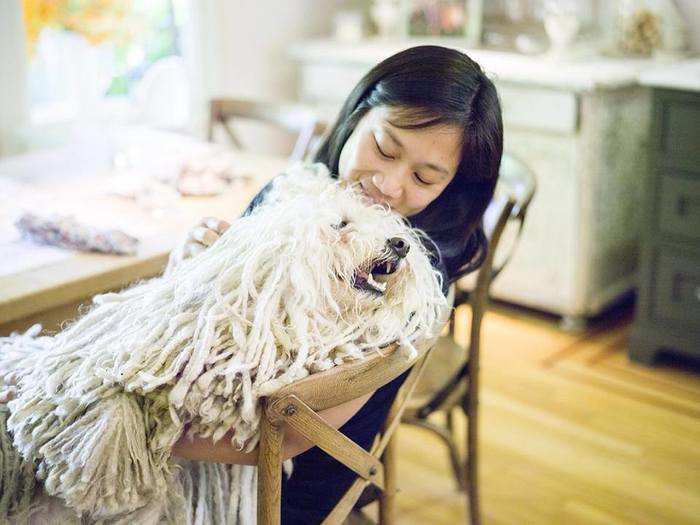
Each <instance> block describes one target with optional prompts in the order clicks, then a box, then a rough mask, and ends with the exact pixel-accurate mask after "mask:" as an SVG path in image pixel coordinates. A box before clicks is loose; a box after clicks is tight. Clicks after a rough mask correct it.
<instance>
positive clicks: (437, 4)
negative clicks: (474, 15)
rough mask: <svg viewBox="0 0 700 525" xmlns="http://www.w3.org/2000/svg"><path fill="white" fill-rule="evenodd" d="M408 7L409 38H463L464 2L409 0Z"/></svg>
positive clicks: (463, 0) (464, 25) (465, 3)
mask: <svg viewBox="0 0 700 525" xmlns="http://www.w3.org/2000/svg"><path fill="white" fill-rule="evenodd" d="M409 6H410V7H409V11H408V34H409V35H410V36H465V34H466V26H467V2H466V1H465V0H461V1H460V0H410V1H409Z"/></svg>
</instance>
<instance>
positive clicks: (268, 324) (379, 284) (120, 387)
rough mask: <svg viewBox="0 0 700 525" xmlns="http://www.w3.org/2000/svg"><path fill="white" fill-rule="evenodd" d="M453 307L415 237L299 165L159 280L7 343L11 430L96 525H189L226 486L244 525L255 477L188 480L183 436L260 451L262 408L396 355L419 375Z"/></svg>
mask: <svg viewBox="0 0 700 525" xmlns="http://www.w3.org/2000/svg"><path fill="white" fill-rule="evenodd" d="M445 306H446V302H445V299H444V297H443V294H442V292H441V282H440V275H439V273H438V272H437V271H436V270H434V268H433V267H432V265H431V264H430V261H429V256H428V253H427V252H426V250H425V248H424V246H423V243H422V241H421V238H420V236H419V233H418V232H416V231H414V230H411V229H410V228H409V227H408V225H407V224H406V222H405V220H404V219H402V218H401V217H399V216H398V215H396V214H393V213H391V212H390V211H389V210H388V209H386V208H384V207H381V206H379V205H373V206H371V205H369V204H368V203H367V202H365V201H364V200H363V199H362V197H361V194H360V193H359V191H358V189H357V188H356V187H353V186H347V185H344V184H342V183H339V182H337V181H335V180H334V179H332V178H331V177H330V176H329V174H328V171H327V169H326V168H325V167H324V166H323V165H322V164H314V165H311V166H309V165H301V164H300V165H297V166H295V167H293V168H291V169H290V170H288V172H287V173H286V174H285V175H282V176H280V177H278V178H277V179H276V182H275V184H274V186H273V188H272V190H271V191H270V192H269V194H268V195H267V197H266V199H265V202H264V203H263V204H261V205H260V206H259V207H258V208H256V209H255V211H254V212H253V213H252V214H251V215H249V216H246V217H243V218H240V219H238V220H237V221H235V222H234V223H233V224H232V225H231V227H230V228H229V229H228V230H227V231H226V232H225V233H224V234H223V235H222V236H221V237H220V238H219V239H218V240H217V241H216V242H215V243H214V245H213V246H211V247H210V248H208V249H207V250H205V251H204V252H203V253H201V254H199V255H197V256H196V257H194V258H192V259H188V260H185V261H182V263H180V264H179V265H177V266H176V267H175V268H173V270H172V271H171V272H168V273H167V274H166V275H164V276H161V277H158V278H154V279H151V280H148V281H145V282H142V283H138V284H136V285H134V286H132V287H130V288H128V289H126V290H124V291H121V292H119V293H108V294H104V295H99V296H96V297H95V298H94V299H93V305H92V307H91V309H90V310H89V311H88V312H87V313H85V315H83V316H82V317H80V318H79V319H77V320H76V321H74V322H73V323H72V324H71V325H70V326H68V327H67V328H65V329H64V330H63V331H61V332H59V333H57V334H56V335H54V336H43V337H37V335H38V332H39V330H40V327H38V326H35V327H33V329H32V330H30V331H28V332H27V333H26V334H21V335H18V334H13V335H12V336H10V337H9V338H3V339H0V387H1V385H2V384H3V383H4V384H5V385H6V387H5V388H12V389H13V390H14V392H13V397H14V399H12V400H11V401H10V402H9V403H8V405H7V406H8V408H9V412H10V416H9V418H8V419H7V427H8V430H9V431H10V433H11V436H12V441H13V445H14V449H15V450H16V451H17V452H19V454H21V456H22V458H23V459H24V461H25V462H29V463H32V462H33V463H34V465H35V469H36V475H37V478H38V479H40V480H42V481H43V486H44V491H45V493H46V494H49V495H51V496H56V497H58V498H61V500H62V501H63V502H64V503H65V504H66V505H67V506H68V507H70V508H71V509H74V511H75V512H77V513H81V514H83V515H84V516H87V517H89V518H90V519H92V520H100V519H105V520H109V521H112V522H113V521H120V520H121V519H123V520H124V521H125V522H130V521H133V520H134V519H135V518H136V517H137V516H138V520H139V523H142V522H146V521H149V520H150V521H152V522H157V521H159V520H160V521H173V522H187V521H191V520H192V519H193V516H192V515H191V512H192V505H194V503H193V502H191V501H189V500H188V498H192V497H193V494H194V492H197V490H196V488H194V489H193V483H200V484H202V483H206V482H207V481H206V479H205V480H204V481H202V480H203V476H204V478H206V476H208V475H223V474H222V473H225V476H226V480H225V482H224V481H222V482H221V483H218V485H217V486H218V487H219V489H218V490H222V487H223V490H224V491H226V492H227V493H226V494H225V495H224V496H223V497H225V498H226V499H227V500H228V501H230V504H227V505H224V507H225V511H221V512H225V514H226V515H227V522H230V523H246V522H251V521H250V520H253V521H254V517H253V516H254V512H255V508H254V507H255V505H254V503H255V502H254V495H255V494H254V493H255V479H254V469H253V468H252V467H248V468H247V469H246V468H245V467H224V466H223V465H220V466H217V467H211V468H210V467H207V466H206V465H200V466H197V465H196V464H188V466H187V467H186V468H185V469H184V470H192V469H195V471H193V472H189V473H185V474H183V472H182V469H180V468H179V467H177V466H176V465H175V462H174V461H173V460H172V458H171V457H170V450H171V448H172V446H173V444H174V443H175V442H176V441H177V440H178V438H179V437H180V436H181V434H182V433H183V431H184V426H185V425H186V424H187V425H188V428H189V430H188V435H199V436H202V437H209V436H211V437H212V438H213V439H214V440H215V441H216V440H219V439H221V438H222V437H223V436H224V435H225V434H226V433H227V432H229V431H232V438H231V440H232V444H233V445H235V446H237V447H239V448H242V449H245V450H252V449H253V448H254V447H255V446H256V444H257V439H258V424H259V420H260V409H259V404H258V400H259V398H260V397H261V396H265V395H269V394H272V393H274V392H275V391H277V390H278V389H279V388H281V387H282V386H284V385H287V384H289V383H291V382H293V381H296V380H298V379H301V378H303V377H305V376H307V375H308V374H310V373H314V372H317V371H320V370H325V369H328V368H329V367H332V366H334V365H336V364H338V363H341V362H343V361H345V360H348V359H361V358H362V357H363V352H364V351H365V350H368V349H373V348H378V347H382V346H385V345H387V344H390V343H392V342H395V341H398V342H399V343H400V344H401V345H402V347H403V348H404V349H405V350H406V351H407V352H408V356H409V357H410V356H411V354H412V353H413V352H415V349H414V348H413V342H414V341H415V340H417V339H421V338H424V337H429V336H430V335H432V334H431V333H430V332H431V331H432V330H434V329H435V327H436V326H437V321H438V320H439V319H440V318H441V314H442V313H443V308H445ZM10 384H12V385H13V386H7V385H10ZM0 430H2V429H0ZM0 454H2V452H0ZM0 459H2V458H0ZM5 463H8V462H7V461H6V462H5ZM192 463H194V462H192ZM207 468H210V470H211V469H213V470H212V472H211V473H209V474H207ZM217 473H218V474H217ZM6 477H7V476H6ZM178 481H179V482H178ZM199 494H200V495H201V494H204V491H202V489H201V488H200V489H199ZM219 496H221V495H219ZM224 507H221V508H222V509H223V508H224ZM1 515H2V509H0V516H1Z"/></svg>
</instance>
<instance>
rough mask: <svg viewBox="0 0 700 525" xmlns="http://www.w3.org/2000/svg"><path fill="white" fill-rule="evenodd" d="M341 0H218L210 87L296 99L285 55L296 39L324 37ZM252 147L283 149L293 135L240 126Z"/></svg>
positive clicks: (293, 72) (218, 92) (223, 92)
mask: <svg viewBox="0 0 700 525" xmlns="http://www.w3.org/2000/svg"><path fill="white" fill-rule="evenodd" d="M342 3H343V2H342V0H284V1H278V0H257V1H255V0H240V1H236V2H227V1H223V0H219V2H218V4H217V6H218V9H217V13H218V19H217V20H216V24H217V26H216V32H217V33H218V35H219V36H218V38H217V40H218V42H217V43H216V46H217V47H218V53H217V57H216V60H215V63H216V64H217V65H216V66H215V67H217V68H218V71H217V72H216V74H215V78H213V79H212V82H213V84H214V85H212V86H211V90H210V92H211V93H212V95H215V96H231V97H249V98H257V99H263V100H273V101H274V100H294V99H295V98H296V86H297V69H298V68H297V65H296V64H295V63H293V62H291V61H290V60H289V59H288V58H287V57H286V50H287V47H288V46H289V45H290V44H291V43H292V42H295V41H297V40H299V39H303V38H309V37H315V36H328V35H330V33H331V30H332V20H333V15H334V14H335V13H336V11H337V9H338V8H339V7H340V6H341V5H342ZM239 129H240V132H241V140H242V142H244V144H246V145H250V146H251V149H255V150H257V151H265V152H270V153H285V152H286V153H288V152H289V151H290V149H291V145H292V139H291V138H290V137H287V136H284V135H282V134H279V133H275V132H273V131H271V130H269V129H263V128H262V127H260V126H254V125H247V126H241V127H239Z"/></svg>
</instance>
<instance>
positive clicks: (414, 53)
mask: <svg viewBox="0 0 700 525" xmlns="http://www.w3.org/2000/svg"><path fill="white" fill-rule="evenodd" d="M502 151H503V127H502V121H501V110H500V105H499V102H498V96H497V94H496V89H495V87H494V85H493V83H492V82H491V81H490V80H489V79H488V78H487V77H486V76H485V75H484V73H483V72H482V71H481V68H480V67H479V66H478V64H476V63H475V62H473V61H472V60H471V59H469V57H467V56H466V55H465V54H463V53H461V52H459V51H456V50H453V49H448V48H444V47H439V46H419V47H413V48H410V49H407V50H405V51H402V52H400V53H397V54H396V55H393V56H391V57H389V58H388V59H386V60H384V61H383V62H381V63H380V64H378V65H377V66H375V67H374V68H373V69H372V70H371V71H370V72H369V73H367V74H366V75H365V76H364V77H363V78H362V80H360V82H359V83H358V85H357V86H356V87H355V89H353V91H352V92H351V93H350V95H349V97H348V99H347V100H346V102H345V104H344V105H343V108H342V109H341V111H340V114H339V116H338V119H337V121H336V123H335V124H334V126H333V128H332V129H331V131H330V133H329V135H328V137H327V138H326V139H325V141H324V142H323V143H322V145H321V147H320V148H319V150H318V152H317V154H316V156H315V158H314V161H316V162H322V163H324V164H326V165H327V166H328V167H329V169H330V171H331V172H332V173H335V174H337V176H338V177H339V178H340V179H343V180H348V181H354V182H357V183H359V184H360V186H361V188H362V191H363V193H364V194H365V196H366V197H367V198H368V199H370V200H372V201H375V202H380V203H384V204H386V205H388V206H390V207H391V208H392V209H393V210H394V211H395V212H397V213H399V214H401V215H403V216H404V217H406V218H407V219H408V221H409V222H410V223H411V225H412V226H414V227H416V228H420V229H422V230H423V231H425V232H426V233H427V234H428V236H429V237H430V239H431V240H432V241H433V243H434V246H432V247H431V249H432V250H433V252H434V253H435V255H436V257H435V264H436V266H437V267H438V269H439V270H440V271H441V272H442V274H443V277H444V282H445V283H451V282H454V281H455V280H456V279H458V278H459V277H461V276H462V275H464V274H466V273H468V272H470V271H472V270H474V269H476V268H478V267H479V265H480V264H481V263H482V261H483V259H484V257H485V253H486V239H485V237H484V234H483V231H482V229H481V226H480V225H481V218H482V216H483V213H484V211H485V209H486V207H487V205H488V203H489V201H490V200H491V197H492V196H493V192H494V188H495V185H496V181H497V178H498V170H499V166H500V161H501V155H502ZM268 188H269V185H268V186H267V187H265V188H263V190H262V191H261V192H260V193H259V194H258V195H257V196H256V197H255V198H254V199H253V201H252V202H251V204H250V205H249V207H248V209H247V210H246V213H249V212H250V210H252V209H253V208H254V207H255V206H256V205H257V204H259V203H260V202H261V200H262V198H263V196H264V194H265V192H266V191H267V189H268ZM227 227H228V224H227V223H226V222H224V221H219V220H217V219H212V218H210V219H205V221H204V222H203V223H202V225H201V226H200V227H198V228H195V229H194V230H193V231H192V232H191V233H190V241H189V243H188V244H187V245H186V247H185V249H186V253H188V254H190V255H191V254H194V253H196V252H198V251H200V250H202V249H204V248H205V247H206V246H208V245H210V244H211V243H213V242H214V241H215V240H216V238H218V235H219V234H220V233H221V232H223V231H224V230H225V229H226V228H227ZM406 375H407V373H406V374H403V375H402V376H400V377H398V378H397V379H395V380H394V381H392V382H390V383H389V384H387V385H385V386H384V387H382V388H380V389H379V390H377V391H376V392H374V393H372V394H368V395H366V396H363V397H361V398H359V399H355V400H352V401H350V402H348V403H345V404H343V405H340V406H338V407H335V408H332V409H329V410H326V411H324V412H322V413H321V415H322V416H323V417H324V419H326V420H327V421H328V422H329V423H331V424H332V425H334V426H335V427H336V428H340V430H341V431H342V432H343V433H345V434H346V435H347V436H348V437H350V439H352V440H353V441H355V442H357V443H358V444H360V445H361V446H363V447H365V448H366V449H369V447H370V445H371V443H372V441H373V438H374V436H375V435H376V434H377V432H378V431H379V430H380V427H381V424H382V422H383V421H384V419H385V418H386V415H387V411H388V409H389V407H390V405H391V403H392V401H393V399H394V397H395V396H396V393H397V391H398V389H399V387H400V386H401V384H402V382H403V381H404V379H405V378H406ZM311 447H312V445H311V443H309V442H307V441H306V440H305V439H304V438H303V437H301V436H299V435H298V434H295V433H294V432H292V431H288V432H286V435H285V441H284V456H285V459H286V458H290V457H294V458H295V460H294V475H293V476H291V478H289V479H288V480H286V481H285V482H284V483H283V489H282V521H283V523H285V524H296V523H299V524H302V523H303V524H310V523H320V522H321V521H322V520H323V518H324V517H325V516H326V515H327V514H328V513H329V512H330V511H331V510H332V509H333V507H334V506H335V504H336V503H337V501H338V500H339V498H340V497H341V496H342V494H343V493H344V492H345V491H346V490H347V489H348V488H349V486H350V484H351V483H352V482H353V480H354V478H355V474H354V473H352V472H351V471H350V470H349V469H347V468H346V467H344V466H343V465H341V464H340V463H339V462H337V461H335V460H334V459H332V458H331V457H330V456H328V455H326V454H325V453H324V452H322V451H321V450H319V449H318V448H311ZM173 454H174V455H176V456H181V457H185V458H188V459H194V460H202V461H220V462H226V463H244V464H255V462H256V458H255V456H254V454H245V453H241V452H239V451H237V450H235V449H234V448H233V447H232V446H231V445H230V443H229V442H228V440H226V439H222V440H221V441H219V442H217V443H216V444H214V443H213V442H212V441H211V440H208V439H195V440H194V442H190V441H189V440H186V439H182V440H181V441H179V442H178V443H177V444H176V446H175V448H174V449H173Z"/></svg>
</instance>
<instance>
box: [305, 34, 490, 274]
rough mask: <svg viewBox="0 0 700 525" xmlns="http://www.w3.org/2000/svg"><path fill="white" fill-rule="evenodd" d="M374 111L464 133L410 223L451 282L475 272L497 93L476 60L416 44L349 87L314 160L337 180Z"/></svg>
mask: <svg viewBox="0 0 700 525" xmlns="http://www.w3.org/2000/svg"><path fill="white" fill-rule="evenodd" d="M378 106H385V107H388V108H391V110H392V111H391V114H392V120H390V123H391V124H392V125H395V126H396V127H399V128H404V129H415V128H425V127H428V126H433V125H439V124H451V125H457V126H459V127H460V128H462V129H463V130H464V135H463V137H462V149H461V157H460V162H459V165H458V167H457V172H456V174H455V177H454V178H453V179H452V181H451V182H450V183H449V184H448V186H447V187H446V188H445V189H444V190H443V191H442V193H441V194H440V196H439V197H438V198H437V199H435V200H434V201H433V202H432V203H430V205H428V207H427V208H426V209H425V210H423V211H421V212H420V213H418V214H417V215H414V216H412V217H410V218H409V222H410V223H411V225H413V226H414V227H417V228H420V229H422V230H423V231H425V233H427V234H428V236H429V237H430V239H431V240H432V241H433V242H434V243H435V244H436V245H437V247H438V249H439V254H437V255H439V256H440V257H441V258H442V263H443V264H444V270H445V271H446V273H447V277H448V280H449V281H450V282H452V281H454V280H456V279H458V278H459V277H461V276H462V275H464V274H466V273H468V272H470V271H473V270H474V269H476V268H478V267H479V266H480V265H481V264H482V263H483V261H484V259H485V256H486V250H487V244H488V243H487V240H486V237H485V235H484V232H483V229H482V226H481V220H482V216H483V214H484V211H485V210H486V207H487V206H488V204H489V202H490V200H491V198H492V197H493V192H494V189H495V186H496V181H497V179H498V170H499V167H500V164H501V155H502V153H503V123H502V120H501V107H500V103H499V101H498V95H497V93H496V88H495V87H494V85H493V83H492V82H491V81H490V80H489V79H488V78H487V77H486V75H485V74H484V73H483V71H482V70H481V68H480V67H479V65H478V64H477V63H476V62H474V61H473V60H471V59H470V58H469V57H468V56H467V55H465V54H464V53H462V52H460V51H457V50H456V49H450V48H446V47H441V46H417V47H412V48H409V49H406V50H405V51H401V52H400V53H397V54H395V55H393V56H391V57H389V58H387V59H386V60H384V61H382V62H380V63H379V64H377V65H376V66H375V67H374V68H372V70H371V71H369V72H368V73H367V74H366V75H365V76H364V77H363V78H362V79H361V80H360V81H359V83H358V84H357V86H355V88H354V89H353V90H352V92H351V93H350V95H349V96H348V98H347V100H346V101H345V104H344V105H343V107H342V109H341V110H340V114H339V115H338V118H337V120H336V122H335V124H334V125H333V127H332V128H331V130H330V132H329V134H328V135H327V136H326V138H325V139H324V140H323V142H322V143H321V145H320V146H319V149H318V151H317V152H316V155H315V158H314V161H316V162H323V163H324V164H325V165H326V166H328V168H329V169H330V171H331V173H334V174H337V173H338V163H339V160H340V152H341V150H342V149H343V146H344V145H345V142H346V141H347V139H348V138H349V137H350V135H351V134H352V132H353V131H354V129H355V126H357V123H358V122H359V121H360V119H361V118H362V117H363V116H364V115H365V114H366V113H367V112H368V111H369V110H370V109H372V108H374V107H378ZM394 115H395V119H394Z"/></svg>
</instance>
